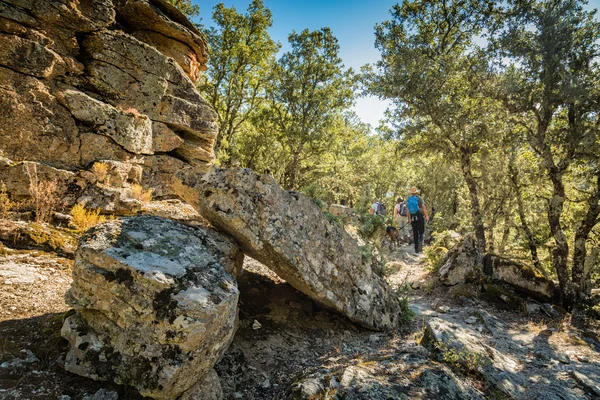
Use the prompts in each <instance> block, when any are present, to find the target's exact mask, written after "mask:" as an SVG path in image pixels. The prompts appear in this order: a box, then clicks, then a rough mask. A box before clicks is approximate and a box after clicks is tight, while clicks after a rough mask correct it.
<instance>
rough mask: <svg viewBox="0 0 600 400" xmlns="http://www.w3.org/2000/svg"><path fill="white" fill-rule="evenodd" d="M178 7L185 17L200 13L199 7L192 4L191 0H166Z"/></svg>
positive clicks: (192, 16)
mask: <svg viewBox="0 0 600 400" xmlns="http://www.w3.org/2000/svg"><path fill="white" fill-rule="evenodd" d="M168 1H169V3H171V4H173V5H174V6H175V7H177V8H178V9H179V11H181V12H182V13H183V14H184V15H185V16H186V17H188V18H194V17H197V16H199V15H200V7H199V6H198V5H197V4H193V3H192V0H168Z"/></svg>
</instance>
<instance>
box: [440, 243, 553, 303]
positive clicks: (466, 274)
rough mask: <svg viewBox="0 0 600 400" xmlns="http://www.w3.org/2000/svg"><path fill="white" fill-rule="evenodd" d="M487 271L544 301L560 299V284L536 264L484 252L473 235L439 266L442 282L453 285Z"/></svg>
mask: <svg viewBox="0 0 600 400" xmlns="http://www.w3.org/2000/svg"><path fill="white" fill-rule="evenodd" d="M478 260H483V262H481V263H479V262H478ZM483 275H486V276H488V278H492V279H494V280H496V281H501V282H503V283H507V284H509V285H510V286H512V287H514V288H515V289H516V290H517V291H519V292H521V293H524V294H526V295H529V296H532V297H535V298H537V299H539V300H542V301H552V300H555V301H556V300H558V299H559V296H560V293H559V290H558V287H557V285H556V284H555V283H554V282H553V281H552V280H551V279H550V278H548V277H547V276H545V275H544V274H543V273H542V272H541V271H538V270H537V269H536V268H534V267H533V266H531V265H527V264H524V263H522V262H518V261H514V260H510V259H508V258H504V257H501V256H498V255H496V254H491V253H490V254H486V255H485V256H480V255H479V254H478V250H477V245H476V243H475V238H474V237H473V236H472V235H467V236H465V237H464V239H463V240H462V241H461V242H459V243H457V244H456V245H455V246H454V247H453V248H452V249H450V251H449V252H448V254H447V255H446V258H445V260H444V262H443V264H442V267H441V268H440V269H439V278H440V280H441V282H442V283H444V284H446V285H451V286H453V285H458V284H461V283H469V282H471V281H476V280H478V279H479V278H481V277H482V276H483Z"/></svg>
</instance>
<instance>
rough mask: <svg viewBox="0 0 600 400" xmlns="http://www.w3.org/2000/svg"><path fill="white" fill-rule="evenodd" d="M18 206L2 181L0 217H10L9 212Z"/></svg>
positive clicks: (0, 187)
mask: <svg viewBox="0 0 600 400" xmlns="http://www.w3.org/2000/svg"><path fill="white" fill-rule="evenodd" d="M16 207H17V203H15V202H14V201H12V200H11V199H10V197H9V195H8V192H7V191H6V185H5V184H4V182H2V181H0V219H6V218H8V213H9V212H11V211H12V210H14V209H15V208H16Z"/></svg>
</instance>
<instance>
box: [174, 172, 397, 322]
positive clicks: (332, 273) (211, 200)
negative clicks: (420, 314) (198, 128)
mask: <svg viewBox="0 0 600 400" xmlns="http://www.w3.org/2000/svg"><path fill="white" fill-rule="evenodd" d="M176 182H177V183H176V185H175V186H179V194H180V196H181V197H182V198H184V199H185V200H186V201H187V202H189V203H190V204H192V205H193V206H194V207H195V208H196V209H198V210H199V212H200V214H201V215H202V216H204V217H205V218H206V219H208V220H209V221H210V222H211V223H212V224H213V225H214V226H215V227H217V229H219V230H221V231H223V232H226V233H228V234H230V235H231V236H233V237H234V238H235V239H237V241H238V242H239V243H240V246H241V247H242V249H243V251H244V252H245V253H247V254H249V255H250V256H251V257H252V258H254V259H256V260H258V261H260V262H261V263H263V264H265V265H266V266H268V267H269V268H270V269H272V270H273V271H274V272H275V273H277V275H279V276H280V277H281V278H283V279H285V280H286V281H287V282H288V283H289V284H290V285H292V286H293V287H294V288H296V289H298V290H299V291H301V292H303V293H305V294H307V295H308V296H310V297H312V298H313V299H314V300H316V301H318V302H319V303H321V304H323V305H325V306H327V307H330V308H332V309H334V310H337V311H338V312H341V313H343V314H345V315H347V316H348V317H349V318H350V319H351V320H353V321H355V322H357V323H359V324H361V325H363V326H365V327H368V328H371V329H393V328H395V327H397V326H398V323H399V320H400V312H401V311H400V305H399V301H398V298H397V296H396V295H395V294H394V293H393V291H392V290H391V289H390V288H389V287H388V285H387V284H386V283H385V282H384V281H383V280H382V279H381V278H380V277H379V276H378V275H377V274H375V273H374V272H373V270H372V269H371V266H370V264H369V263H366V262H364V261H363V257H362V254H361V251H360V248H359V247H358V246H357V244H356V242H355V241H354V240H353V239H352V238H351V237H350V235H348V234H347V233H346V231H345V230H344V228H343V227H342V226H341V225H339V224H337V223H335V222H329V221H328V220H327V219H326V218H325V216H324V214H323V212H322V211H321V210H320V209H319V208H318V207H317V206H316V205H315V204H314V203H313V202H312V200H310V199H309V198H308V197H306V196H304V195H302V194H300V193H296V192H289V191H287V190H284V189H282V188H281V187H280V186H279V185H278V184H277V182H275V180H274V179H273V178H272V177H271V176H269V175H259V174H256V173H254V172H252V171H251V170H249V169H222V168H217V167H213V168H212V169H210V170H209V172H207V173H205V174H202V173H199V172H198V171H197V170H195V169H194V168H187V169H183V170H180V171H178V173H177V174H176Z"/></svg>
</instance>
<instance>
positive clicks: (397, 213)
mask: <svg viewBox="0 0 600 400" xmlns="http://www.w3.org/2000/svg"><path fill="white" fill-rule="evenodd" d="M407 213H408V211H407V208H406V203H405V202H404V199H403V198H402V197H398V199H397V200H396V205H395V206H394V222H396V223H397V224H398V230H399V231H400V237H401V238H402V239H404V240H406V242H407V243H408V242H409V236H410V233H409V232H408V225H410V223H409V222H407V221H406V214H407ZM403 217H404V218H403Z"/></svg>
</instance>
